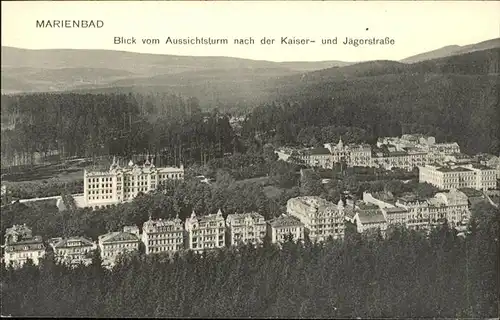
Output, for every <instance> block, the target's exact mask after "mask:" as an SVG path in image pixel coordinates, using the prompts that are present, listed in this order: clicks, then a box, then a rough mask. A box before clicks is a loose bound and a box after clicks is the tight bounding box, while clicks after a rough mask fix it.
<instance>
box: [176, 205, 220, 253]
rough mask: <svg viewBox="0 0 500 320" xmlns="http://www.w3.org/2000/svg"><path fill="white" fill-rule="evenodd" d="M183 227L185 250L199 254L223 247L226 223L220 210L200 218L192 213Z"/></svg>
mask: <svg viewBox="0 0 500 320" xmlns="http://www.w3.org/2000/svg"><path fill="white" fill-rule="evenodd" d="M184 225H185V230H186V240H187V241H186V245H187V249H189V250H193V251H195V252H198V253H200V252H202V251H203V250H207V249H216V248H222V247H224V246H225V243H226V241H225V232H226V223H225V221H224V217H223V216H222V211H221V210H220V209H219V211H217V213H216V214H209V215H206V216H201V217H197V216H196V214H195V212H194V211H193V213H192V214H191V216H190V217H189V218H187V219H186V221H185V223H184Z"/></svg>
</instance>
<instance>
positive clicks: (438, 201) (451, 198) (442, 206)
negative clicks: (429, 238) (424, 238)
mask: <svg viewBox="0 0 500 320" xmlns="http://www.w3.org/2000/svg"><path fill="white" fill-rule="evenodd" d="M428 202H429V219H430V223H431V225H432V226H435V225H439V224H443V223H444V222H445V221H447V223H448V224H450V225H451V226H452V227H456V226H460V225H465V224H467V223H468V222H469V219H470V211H469V201H468V198H467V196H466V195H465V193H463V192H461V191H459V190H456V189H451V190H450V191H448V192H439V193H436V195H435V196H434V197H433V198H431V199H429V200H428Z"/></svg>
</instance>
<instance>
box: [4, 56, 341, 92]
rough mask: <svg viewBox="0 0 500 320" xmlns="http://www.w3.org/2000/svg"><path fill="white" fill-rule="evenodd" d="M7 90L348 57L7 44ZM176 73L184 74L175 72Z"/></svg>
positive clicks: (266, 71)
mask: <svg viewBox="0 0 500 320" xmlns="http://www.w3.org/2000/svg"><path fill="white" fill-rule="evenodd" d="M1 63H2V79H3V80H5V81H2V93H12V92H36V91H67V90H75V89H76V90H93V89H98V90H99V89H100V88H106V87H112V86H125V87H127V86H139V87H143V86H165V87H166V88H165V89H167V90H168V87H169V86H171V85H173V86H176V85H177V84H176V81H177V80H179V81H181V82H182V83H183V84H186V83H187V84H191V82H195V83H199V82H200V81H206V80H207V79H214V80H215V78H221V79H225V80H217V81H222V82H224V81H228V82H235V83H242V82H246V81H248V80H252V79H254V78H255V79H257V80H262V79H267V78H269V77H280V76H284V75H289V74H292V73H300V72H306V71H312V70H319V69H324V68H329V67H332V66H344V65H347V64H349V63H347V62H342V61H319V62H271V61H258V60H248V59H240V58H230V57H191V56H173V55H159V54H142V53H133V52H123V51H110V50H71V49H50V50H27V49H19V48H12V47H2V62H1ZM174 75H179V77H175V76H174Z"/></svg>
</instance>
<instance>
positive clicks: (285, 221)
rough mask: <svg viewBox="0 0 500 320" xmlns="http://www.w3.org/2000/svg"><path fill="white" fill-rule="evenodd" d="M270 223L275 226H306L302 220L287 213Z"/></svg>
mask: <svg viewBox="0 0 500 320" xmlns="http://www.w3.org/2000/svg"><path fill="white" fill-rule="evenodd" d="M269 224H270V225H271V226H272V227H274V228H279V227H303V226H304V224H303V223H302V222H300V221H299V220H298V219H296V218H294V217H290V216H287V215H282V216H279V217H278V218H275V219H273V220H271V221H269Z"/></svg>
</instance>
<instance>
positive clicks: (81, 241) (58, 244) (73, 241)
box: [52, 237, 94, 248]
mask: <svg viewBox="0 0 500 320" xmlns="http://www.w3.org/2000/svg"><path fill="white" fill-rule="evenodd" d="M77 244H78V245H77ZM52 245H53V246H54V247H55V248H66V247H74V246H93V245H94V244H93V242H92V241H91V240H89V239H87V238H84V237H70V238H66V239H63V238H59V239H57V240H56V241H53V243H52Z"/></svg>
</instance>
